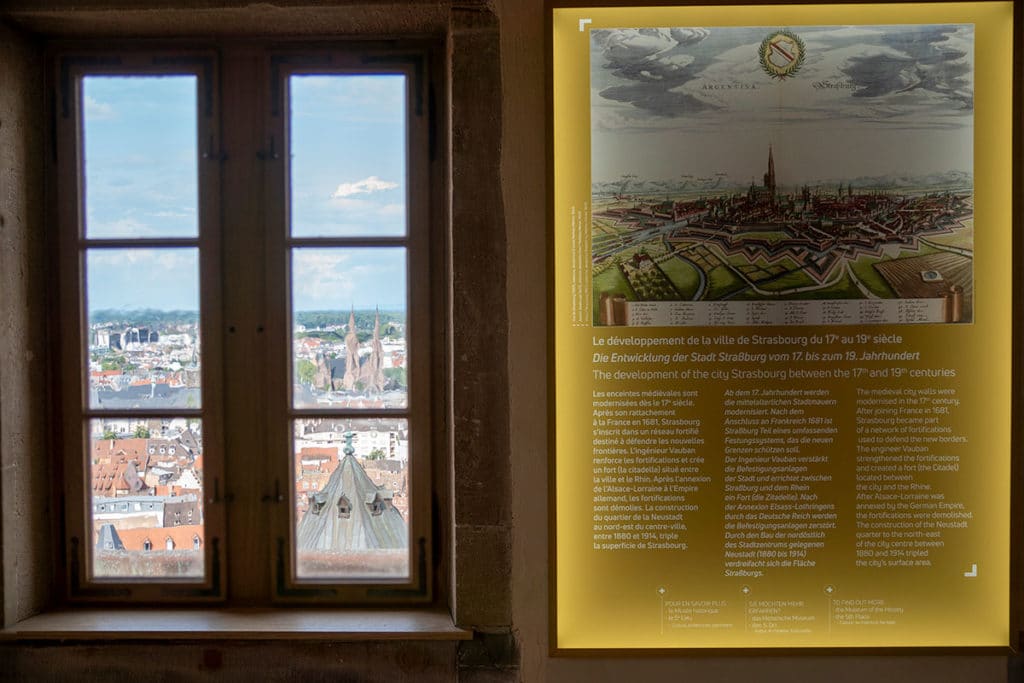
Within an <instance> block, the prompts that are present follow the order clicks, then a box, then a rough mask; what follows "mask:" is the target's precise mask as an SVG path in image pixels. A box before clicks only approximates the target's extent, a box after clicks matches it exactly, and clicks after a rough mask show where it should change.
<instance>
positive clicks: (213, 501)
mask: <svg viewBox="0 0 1024 683" xmlns="http://www.w3.org/2000/svg"><path fill="white" fill-rule="evenodd" d="M234 500H235V494H233V493H229V492H227V491H225V492H224V497H223V498H221V495H220V479H218V478H217V477H214V478H213V495H212V496H210V497H209V498H207V499H206V502H207V503H209V504H210V505H219V504H221V503H231V502H233V501H234Z"/></svg>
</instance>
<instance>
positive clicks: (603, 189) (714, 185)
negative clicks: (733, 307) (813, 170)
mask: <svg viewBox="0 0 1024 683" xmlns="http://www.w3.org/2000/svg"><path fill="white" fill-rule="evenodd" d="M755 182H758V183H759V182H760V179H758V180H757V181H755ZM840 184H842V185H843V186H844V187H845V186H846V185H853V187H854V189H864V190H869V189H870V190H881V189H889V190H897V189H908V190H921V189H928V188H935V189H936V190H947V189H971V188H973V187H974V176H973V174H970V173H964V172H962V171H947V172H945V173H930V174H927V175H921V176H912V175H901V174H888V175H881V176H859V177H856V178H824V179H820V180H814V181H811V182H808V183H807V185H808V186H810V187H812V188H813V187H824V188H834V187H836V186H837V185H840ZM748 187H750V181H749V180H747V181H744V182H737V181H735V180H733V179H731V178H729V177H728V176H726V175H721V174H716V175H714V176H709V177H705V178H679V179H670V180H645V179H642V178H635V177H627V178H623V179H620V180H614V181H606V182H595V183H593V184H592V185H591V192H592V193H593V195H594V196H595V197H613V196H615V195H617V194H621V195H630V196H635V195H639V196H642V197H652V198H657V197H658V196H674V195H680V194H683V193H693V192H697V193H699V192H715V193H735V192H746V190H747V188H748ZM795 188H796V186H794V185H788V184H785V183H782V184H780V190H781V191H783V192H792V191H794V190H795Z"/></svg>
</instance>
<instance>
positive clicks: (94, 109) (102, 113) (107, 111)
mask: <svg viewBox="0 0 1024 683" xmlns="http://www.w3.org/2000/svg"><path fill="white" fill-rule="evenodd" d="M84 99H85V120H86V121H112V120H113V119H115V118H116V114H115V112H114V108H113V107H112V106H110V105H109V104H106V103H104V102H100V101H99V100H97V99H96V98H94V97H89V96H88V95H86V96H85V98H84Z"/></svg>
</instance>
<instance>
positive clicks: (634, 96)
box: [593, 27, 716, 116]
mask: <svg viewBox="0 0 1024 683" xmlns="http://www.w3.org/2000/svg"><path fill="white" fill-rule="evenodd" d="M710 35H711V32H710V31H709V30H708V29H706V28H699V27H697V28H642V29H614V30H610V31H602V32H597V35H596V36H594V38H593V40H594V46H595V47H598V48H600V56H601V57H602V58H603V59H604V64H603V68H604V69H607V70H608V71H610V72H611V73H612V74H614V75H615V76H617V77H618V78H619V79H622V80H623V81H626V82H625V83H621V84H619V85H613V86H611V87H607V88H604V89H603V90H601V91H600V95H601V97H603V98H605V99H608V100H613V101H615V102H625V103H629V104H632V105H633V106H635V107H637V108H639V109H643V110H645V111H648V112H650V113H653V114H655V115H658V116H679V115H682V114H691V113H696V112H701V111H706V110H709V109H715V108H716V107H715V106H714V105H713V104H710V103H708V102H706V101H702V100H701V99H699V98H696V97H693V96H691V95H689V94H686V93H682V92H680V91H679V90H678V88H679V86H682V85H684V84H686V83H687V82H689V81H691V80H693V79H694V78H696V77H697V75H698V74H699V73H700V71H701V70H702V69H703V67H704V66H705V65H706V64H705V63H702V62H700V61H699V60H698V59H697V55H696V53H695V52H693V51H691V48H695V47H697V46H698V45H699V44H701V43H703V42H704V41H705V39H706V38H708V36H710Z"/></svg>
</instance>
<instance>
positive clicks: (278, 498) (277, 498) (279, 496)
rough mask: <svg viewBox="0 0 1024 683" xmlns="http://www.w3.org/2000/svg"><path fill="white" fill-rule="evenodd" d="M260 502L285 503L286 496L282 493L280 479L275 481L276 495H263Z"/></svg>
mask: <svg viewBox="0 0 1024 683" xmlns="http://www.w3.org/2000/svg"><path fill="white" fill-rule="evenodd" d="M260 500H261V501H263V502H264V503H283V502H284V494H283V493H281V480H280V479H275V480H274V493H273V494H270V493H266V494H264V495H263V497H262V498H260Z"/></svg>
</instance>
